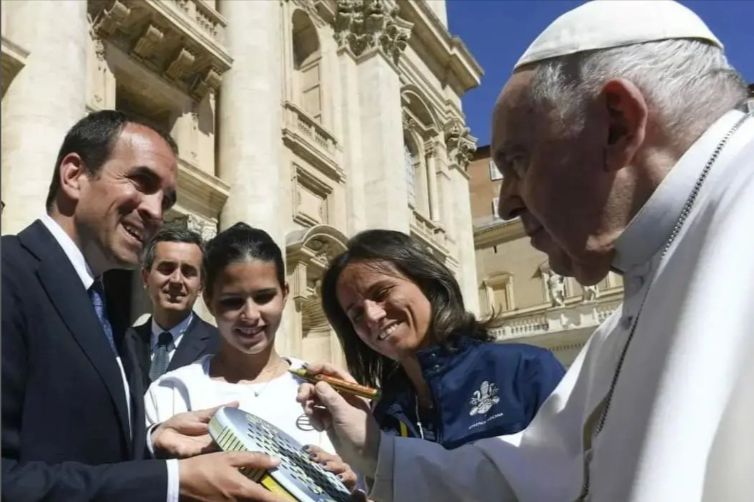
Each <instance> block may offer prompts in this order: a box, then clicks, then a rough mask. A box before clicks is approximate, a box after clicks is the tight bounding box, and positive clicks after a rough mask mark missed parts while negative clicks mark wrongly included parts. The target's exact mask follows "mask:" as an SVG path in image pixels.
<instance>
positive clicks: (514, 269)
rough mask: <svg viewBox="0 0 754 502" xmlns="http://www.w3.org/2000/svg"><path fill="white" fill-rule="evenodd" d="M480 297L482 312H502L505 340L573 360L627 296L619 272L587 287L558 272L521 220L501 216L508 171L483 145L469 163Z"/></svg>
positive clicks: (500, 335) (499, 332)
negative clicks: (499, 210)
mask: <svg viewBox="0 0 754 502" xmlns="http://www.w3.org/2000/svg"><path fill="white" fill-rule="evenodd" d="M468 173H469V188H470V190H471V212H472V215H473V218H474V219H473V223H474V225H473V227H474V247H475V249H476V265H477V276H478V279H479V283H478V293H477V294H478V298H479V305H480V311H481V313H482V315H483V316H484V315H486V316H489V315H492V314H493V313H494V314H495V315H497V316H498V317H497V318H498V322H497V327H496V328H495V329H494V330H493V332H494V334H495V336H496V337H497V339H498V340H500V341H503V342H506V341H515V342H522V343H530V344H532V345H537V346H540V347H546V348H548V349H550V350H552V351H553V353H554V354H555V356H557V358H558V359H559V360H560V361H561V362H562V363H563V364H565V365H570V364H571V362H573V359H574V358H575V357H576V355H577V354H578V353H579V351H580V350H581V347H583V345H584V343H585V342H586V339H587V338H588V337H589V335H590V334H591V333H592V332H593V331H594V329H595V328H596V327H597V326H598V325H599V324H600V323H601V322H602V321H603V320H605V319H606V318H607V316H609V315H610V314H611V313H612V312H613V310H615V308H616V307H617V306H618V305H619V304H620V302H621V301H622V298H623V282H622V280H621V277H620V276H619V275H616V274H614V273H612V272H610V274H608V276H607V278H605V279H604V280H603V281H602V282H601V283H599V284H598V285H596V286H592V287H583V286H582V285H581V284H579V283H578V282H577V281H576V280H575V279H573V278H570V277H561V276H559V275H557V274H555V273H554V272H552V271H551V270H550V267H549V264H548V261H547V255H546V254H544V253H542V252H540V251H538V250H536V249H534V248H533V247H531V245H530V244H529V237H527V236H526V233H525V232H524V229H523V225H522V224H521V221H520V220H519V219H518V218H516V219H514V220H510V221H503V220H501V219H500V218H499V217H498V216H497V204H498V195H499V193H500V184H501V183H502V175H501V174H500V172H499V171H498V170H497V167H495V165H494V163H493V162H492V161H491V159H490V147H489V146H482V147H480V148H479V149H478V150H477V151H476V152H475V154H474V158H473V160H472V161H471V163H470V164H469V168H468Z"/></svg>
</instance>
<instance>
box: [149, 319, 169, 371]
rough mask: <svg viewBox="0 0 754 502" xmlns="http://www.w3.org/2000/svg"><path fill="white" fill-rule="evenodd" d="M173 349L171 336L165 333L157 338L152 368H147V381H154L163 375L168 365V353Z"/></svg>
mask: <svg viewBox="0 0 754 502" xmlns="http://www.w3.org/2000/svg"><path fill="white" fill-rule="evenodd" d="M174 348H175V344H174V343H173V335H171V334H170V333H168V332H167V331H163V332H162V333H160V336H159V337H158V338H157V347H155V349H154V358H153V359H152V366H150V368H149V379H150V380H151V381H153V382H154V381H155V380H157V379H158V378H160V376H161V375H162V374H163V373H165V371H166V370H167V369H168V364H170V351H171V350H173V349H174Z"/></svg>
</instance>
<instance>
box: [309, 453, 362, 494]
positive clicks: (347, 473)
mask: <svg viewBox="0 0 754 502" xmlns="http://www.w3.org/2000/svg"><path fill="white" fill-rule="evenodd" d="M304 449H305V450H306V452H307V453H308V454H309V458H311V459H312V460H313V461H315V462H317V463H318V464H320V465H321V466H322V468H324V469H325V470H326V471H330V472H332V473H333V474H335V475H336V476H337V477H338V479H340V480H341V481H342V482H343V484H344V485H346V488H348V489H349V490H350V491H354V490H355V489H356V483H357V481H358V477H357V476H356V473H355V472H353V470H352V469H351V467H350V466H349V465H348V464H346V463H345V462H343V459H341V458H340V457H339V456H337V455H335V454H334V453H327V452H326V451H325V450H323V449H322V448H320V447H319V446H315V445H311V444H310V445H306V446H305V447H304Z"/></svg>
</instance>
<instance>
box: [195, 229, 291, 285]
mask: <svg viewBox="0 0 754 502" xmlns="http://www.w3.org/2000/svg"><path fill="white" fill-rule="evenodd" d="M246 260H260V261H266V262H273V263H274V264H275V275H276V277H277V280H278V283H279V284H280V288H281V289H282V288H283V287H284V286H285V266H284V264H283V253H282V252H281V251H280V247H279V246H278V245H277V244H275V241H274V240H272V237H270V234H268V233H267V232H265V231H264V230H261V229H259V228H253V227H250V226H249V225H247V224H246V223H243V222H238V223H236V224H235V225H233V226H232V227H230V228H227V229H225V230H223V231H222V232H220V233H219V234H217V236H216V237H215V238H214V239H212V240H211V241H209V242H208V243H207V246H206V252H205V254H204V271H205V273H206V276H205V277H206V281H205V282H204V292H205V294H206V295H208V296H209V297H212V295H213V294H214V286H215V281H216V280H217V278H218V277H219V276H220V274H221V273H222V271H223V269H225V267H227V266H228V265H230V264H231V263H236V262H239V261H246Z"/></svg>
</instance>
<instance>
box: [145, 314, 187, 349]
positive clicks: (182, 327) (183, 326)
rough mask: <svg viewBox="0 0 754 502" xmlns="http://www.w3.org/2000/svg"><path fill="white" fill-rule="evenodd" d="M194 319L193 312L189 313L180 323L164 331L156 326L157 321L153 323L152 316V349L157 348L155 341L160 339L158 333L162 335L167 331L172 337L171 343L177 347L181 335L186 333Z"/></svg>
mask: <svg viewBox="0 0 754 502" xmlns="http://www.w3.org/2000/svg"><path fill="white" fill-rule="evenodd" d="M193 319H194V312H193V311H192V312H189V315H187V316H186V318H185V319H183V320H182V321H181V322H179V323H178V324H176V325H175V326H173V327H172V328H170V329H168V330H166V329H163V328H162V327H160V325H159V324H157V321H155V319H154V316H152V347H153V348H154V347H155V346H157V339H158V338H159V337H160V333H164V332H165V331H167V332H168V333H170V334H171V335H172V336H173V343H175V344H176V345H177V343H178V340H180V338H181V337H182V336H183V334H184V333H185V332H186V330H187V329H188V327H189V326H190V325H191V321H192V320H193Z"/></svg>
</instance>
